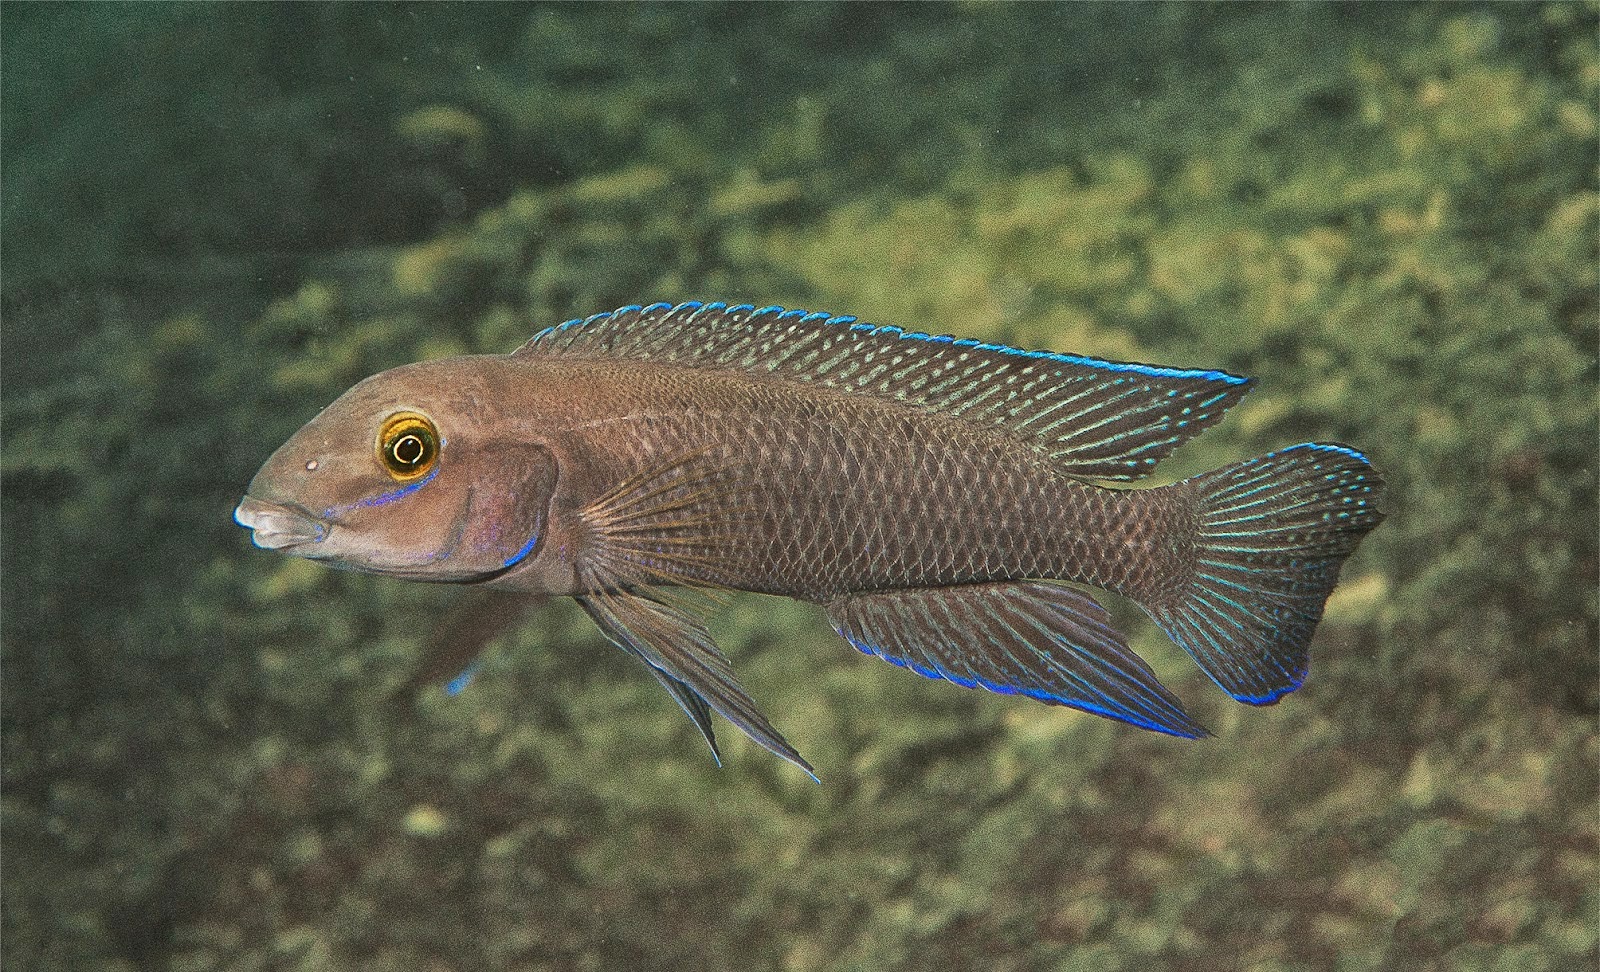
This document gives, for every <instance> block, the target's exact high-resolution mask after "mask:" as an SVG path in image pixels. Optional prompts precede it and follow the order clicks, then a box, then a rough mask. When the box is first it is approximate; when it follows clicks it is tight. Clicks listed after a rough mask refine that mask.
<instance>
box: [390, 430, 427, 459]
mask: <svg viewBox="0 0 1600 972" xmlns="http://www.w3.org/2000/svg"><path fill="white" fill-rule="evenodd" d="M389 452H390V454H392V455H393V456H394V461H395V462H398V463H400V464H401V465H402V466H415V465H416V464H417V463H419V462H421V461H422V457H423V454H424V453H426V452H427V446H425V445H423V442H422V437H421V436H419V435H417V434H416V433H415V432H409V433H407V434H405V435H402V436H401V437H400V438H398V439H396V440H394V446H393V447H392V448H391V449H390V450H389Z"/></svg>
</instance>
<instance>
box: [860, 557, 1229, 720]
mask: <svg viewBox="0 0 1600 972" xmlns="http://www.w3.org/2000/svg"><path fill="white" fill-rule="evenodd" d="M828 618H829V620H830V621H832V622H833V627H834V630H836V631H838V632H839V634H840V635H841V636H842V637H844V639H845V640H847V641H849V642H850V643H851V644H853V645H855V646H856V647H857V648H858V649H860V650H861V651H863V652H865V653H867V654H870V655H877V656H878V657H880V658H883V659H885V660H887V661H890V662H893V663H894V664H896V665H900V666H903V667H907V668H910V669H911V670H912V671H914V672H916V673H917V674H919V675H924V676H926V677H928V678H942V679H946V680H948V681H951V682H955V683H956V684H957V685H964V686H967V687H979V688H986V689H988V690H990V691H991V692H1000V693H1003V694H1017V695H1026V696H1029V697H1031V698H1034V699H1038V700H1039V701H1041V702H1047V703H1051V704H1055V705H1066V706H1071V707H1073V708H1075V709H1082V710H1083V711H1085V712H1091V713H1094V714H1095V715H1101V716H1106V717H1109V718H1112V719H1118V720H1120V721H1122V722H1126V723H1129V724H1131V725H1135V726H1139V727H1141V728H1144V729H1152V730H1154V731H1156V732H1163V733H1167V734H1169V735H1173V736H1183V737H1186V738H1190V739H1193V738H1198V737H1201V736H1207V735H1210V733H1208V732H1207V731H1206V730H1205V729H1204V728H1203V727H1202V726H1201V725H1200V724H1199V723H1197V722H1195V721H1194V720H1193V719H1192V718H1190V717H1189V715H1188V713H1186V712H1184V710H1183V706H1182V704H1181V703H1180V702H1179V701H1178V699H1177V697H1176V696H1174V695H1173V694H1172V693H1171V692H1170V691H1169V690H1168V689H1167V688H1166V686H1164V685H1162V684H1161V682H1160V681H1159V680H1157V678H1156V675H1155V672H1154V671H1152V670H1151V669H1150V666H1149V665H1148V664H1146V663H1145V661H1144V659H1142V658H1140V657H1139V656H1138V655H1136V654H1134V653H1133V651H1132V650H1131V649H1130V648H1129V647H1128V645H1127V642H1125V641H1124V640H1123V638H1122V635H1121V634H1119V633H1118V632H1117V631H1116V630H1115V629H1114V628H1112V627H1111V617H1110V615H1108V614H1107V613H1106V610H1105V608H1103V607H1101V606H1100V605H1099V603H1097V602H1096V601H1095V600H1094V598H1092V597H1090V596H1089V595H1087V594H1085V593H1083V592H1081V591H1078V590H1075V589H1073V588H1070V587H1063V586H1060V585H1057V584H1046V583H1040V582H1037V581H1005V582H998V583H990V584H964V585H959V586H953V587H933V588H912V589H904V590H891V591H873V592H868V593H861V594H847V595H844V596H842V597H839V598H837V599H835V600H834V601H833V602H832V603H830V604H829V605H828Z"/></svg>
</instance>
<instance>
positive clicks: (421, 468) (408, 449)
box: [378, 412, 439, 482]
mask: <svg viewBox="0 0 1600 972" xmlns="http://www.w3.org/2000/svg"><path fill="white" fill-rule="evenodd" d="M378 460H379V461H380V462H382V463H383V468H384V469H386V470H388V471H389V475H390V476H392V477H394V478H395V479H397V480H399V481H400V482H408V481H410V480H413V479H416V478H418V477H420V476H425V475H427V474H428V472H429V471H430V470H432V469H433V467H434V465H435V464H436V463H437V462H438V461H439V431H438V429H436V428H434V426H433V422H432V421H430V420H429V419H428V417H427V416H426V415H419V414H418V413H416V412H396V413H394V414H393V415H391V416H389V417H388V418H386V419H384V420H383V425H382V426H381V427H380V428H379V429H378Z"/></svg>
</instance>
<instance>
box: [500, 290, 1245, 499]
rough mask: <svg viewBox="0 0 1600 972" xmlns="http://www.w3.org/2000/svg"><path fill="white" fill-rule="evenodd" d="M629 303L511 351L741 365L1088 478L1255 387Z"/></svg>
mask: <svg viewBox="0 0 1600 972" xmlns="http://www.w3.org/2000/svg"><path fill="white" fill-rule="evenodd" d="M635 306H636V305H628V306H627V307H625V308H622V309H620V310H619V311H617V312H612V313H609V314H596V315H593V316H591V317H588V318H584V319H582V320H574V321H569V322H567V323H566V324H563V325H561V326H560V327H558V328H557V329H555V330H550V329H546V330H543V331H540V332H539V333H538V334H537V335H535V336H534V338H533V339H532V340H530V341H529V342H528V343H527V344H525V345H523V347H522V348H521V349H519V350H518V351H517V352H516V354H517V355H519V356H572V357H590V356H593V357H605V358H613V359H618V360H628V361H633V362H652V361H656V362H671V363H673V364H674V365H679V366H690V367H705V368H711V369H718V370H733V371H744V372H747V373H748V374H750V375H751V376H752V377H753V378H755V379H757V380H761V381H773V380H777V381H792V382H799V383H807V382H810V383H816V384H818V385H821V386H825V387H830V388H837V389H840V390H843V391H847V392H849V393H852V394H865V395H873V396H877V397H881V398H884V399H887V400H890V401H893V402H894V403H896V404H897V405H902V406H911V407H916V408H925V409H928V410H932V411H946V412H949V413H951V414H958V415H959V416H960V418H961V420H962V421H965V422H969V423H973V424H975V425H978V426H981V427H984V428H986V429H990V430H993V431H998V432H1001V433H1003V434H1006V435H1009V436H1011V437H1014V438H1019V439H1022V440H1023V441H1025V442H1027V443H1029V444H1030V445H1035V446H1037V447H1039V448H1041V449H1042V450H1044V451H1045V453H1046V454H1048V455H1049V456H1051V457H1052V458H1053V459H1054V460H1055V461H1056V462H1057V463H1058V464H1059V467H1060V469H1061V471H1062V472H1063V473H1065V474H1068V475H1073V476H1078V477H1081V478H1085V479H1110V480H1132V479H1137V478H1139V477H1142V476H1145V475H1148V474H1149V473H1150V472H1151V471H1152V470H1153V469H1154V468H1155V466H1156V464H1157V463H1158V462H1159V461H1160V460H1161V459H1163V458H1165V457H1166V456H1167V455H1168V454H1170V453H1171V452H1172V450H1173V449H1175V448H1177V447H1178V446H1179V445H1180V444H1181V443H1183V442H1184V441H1185V440H1187V439H1189V438H1190V437H1192V436H1194V435H1195V434H1197V433H1199V432H1200V431H1202V430H1203V429H1205V428H1207V427H1209V426H1210V425H1212V424H1214V423H1216V422H1217V421H1219V420H1220V419H1221V418H1222V416H1223V414H1224V413H1225V412H1226V411H1227V410H1228V409H1229V408H1230V407H1232V406H1233V405H1234V404H1235V403H1237V402H1238V401H1239V399H1240V398H1242V397H1243V395H1244V393H1245V391H1246V390H1247V389H1248V387H1249V384H1250V380H1249V379H1248V378H1242V377H1239V376H1237V375H1231V374H1228V373H1227V372H1224V371H1216V370H1207V369H1192V368H1168V367H1161V366H1157V365H1146V364H1137V363H1131V362H1116V361H1105V360H1102V359H1099V358H1089V357H1084V356H1081V355H1073V354H1062V353H1059V352H1055V351H1026V350H1022V349H1019V348H1013V347H1009V346H1007V345H1003V344H994V343H988V342H984V341H980V340H977V339H975V338H955V337H950V336H948V335H934V334H927V333H924V332H921V331H908V330H904V329H902V328H900V327H896V326H893V325H874V324H869V323H865V322H862V321H858V320H857V319H856V318H854V317H850V316H847V315H838V316H829V315H827V314H825V313H821V312H811V311H805V310H785V309H784V308H782V307H779V306H777V305H768V306H765V307H761V308H753V307H752V305H750V304H738V305H734V306H732V307H728V306H726V305H724V304H722V303H721V302H716V303H710V304H701V303H699V302H697V301H688V302H685V303H682V304H678V305H676V306H669V305H667V304H663V303H655V304H649V305H647V306H644V307H642V308H638V309H637V310H635ZM890 348H893V349H894V358H893V360H894V364H893V366H892V367H887V366H885V363H884V352H885V351H886V350H888V349H890ZM997 383H1004V385H1005V388H1004V393H1003V394H1002V393H999V392H998V390H997V387H996V384H997Z"/></svg>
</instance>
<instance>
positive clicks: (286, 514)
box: [233, 496, 328, 550]
mask: <svg viewBox="0 0 1600 972" xmlns="http://www.w3.org/2000/svg"><path fill="white" fill-rule="evenodd" d="M233 522H235V523H237V524H239V525H240V526H242V527H244V528H245V529H247V530H249V531H251V537H250V539H251V541H252V542H253V543H254V544H255V545H256V546H258V547H260V548H262V549H263V550H288V549H291V548H294V547H303V546H306V545H308V544H313V543H321V542H322V541H323V540H325V539H326V538H327V536H328V524H327V523H325V522H324V521H322V520H321V519H319V518H317V517H315V516H312V515H311V514H310V513H308V512H307V511H306V510H305V509H304V508H303V507H299V506H294V505H289V504H284V503H269V502H267V501H266V500H260V499H256V498H255V497H254V496H246V497H245V498H244V499H242V500H240V501H239V506H238V508H236V509H235V510H234V511H233Z"/></svg>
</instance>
